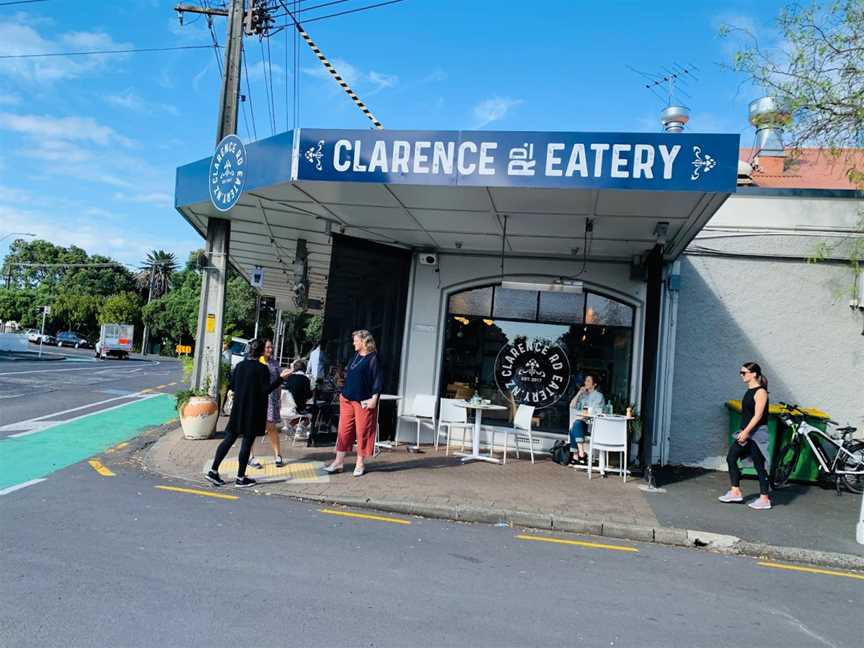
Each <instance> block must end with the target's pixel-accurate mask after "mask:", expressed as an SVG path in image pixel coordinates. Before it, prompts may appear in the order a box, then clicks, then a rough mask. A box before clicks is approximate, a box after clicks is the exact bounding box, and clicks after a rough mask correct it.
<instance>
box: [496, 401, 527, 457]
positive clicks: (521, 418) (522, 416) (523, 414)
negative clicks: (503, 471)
mask: <svg viewBox="0 0 864 648" xmlns="http://www.w3.org/2000/svg"><path fill="white" fill-rule="evenodd" d="M532 418H534V406H533V405H520V406H519V407H517V408H516V415H515V416H514V417H513V429H512V430H507V431H506V432H504V459H503V461H502V462H501V463H504V464H506V463H507V438H508V437H509V436H510V435H511V434H512V435H513V442H514V444H515V446H516V458H517V459H518V458H519V434H520V433H522V432H527V433H528V450H529V451H530V452H531V463H532V464H533V463H534V437H532V436H531V419H532Z"/></svg>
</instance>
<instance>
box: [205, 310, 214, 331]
mask: <svg viewBox="0 0 864 648" xmlns="http://www.w3.org/2000/svg"><path fill="white" fill-rule="evenodd" d="M207 332H208V333H215V332H216V315H215V314H213V313H207Z"/></svg>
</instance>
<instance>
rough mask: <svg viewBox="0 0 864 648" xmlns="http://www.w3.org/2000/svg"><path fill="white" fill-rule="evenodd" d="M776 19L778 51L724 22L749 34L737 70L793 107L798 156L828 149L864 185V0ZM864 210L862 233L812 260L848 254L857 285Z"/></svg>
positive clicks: (790, 10) (863, 219)
mask: <svg viewBox="0 0 864 648" xmlns="http://www.w3.org/2000/svg"><path fill="white" fill-rule="evenodd" d="M777 25H778V28H779V32H780V34H779V41H780V42H781V43H783V46H782V48H777V49H770V48H766V47H765V46H764V45H763V44H761V43H760V42H759V41H758V39H757V38H756V35H755V34H752V33H750V32H749V31H747V30H745V29H741V28H740V27H733V26H728V25H727V26H724V27H723V29H722V30H721V33H722V34H724V35H729V34H732V33H735V32H738V33H742V34H744V36H745V38H746V40H745V45H744V49H743V50H742V51H739V52H738V53H737V54H736V55H735V59H734V63H733V68H734V69H735V70H737V71H739V72H743V73H744V74H746V75H747V76H748V77H749V79H750V81H751V82H752V83H754V84H755V85H757V86H760V87H762V88H764V89H765V91H766V92H767V93H768V94H770V95H772V96H773V97H774V98H775V99H776V100H777V101H778V102H779V103H780V104H781V105H783V106H785V107H786V108H787V109H788V110H789V111H790V114H791V117H792V120H791V123H790V124H789V126H788V128H787V132H788V134H789V135H790V142H789V143H790V146H791V148H792V153H793V158H794V156H795V152H796V151H797V150H799V149H801V148H803V147H805V146H807V147H820V148H824V149H826V151H827V152H828V154H830V155H832V156H834V157H835V158H836V159H837V162H838V163H839V164H844V165H845V167H846V168H845V171H846V174H847V176H848V178H849V180H850V182H852V183H853V184H854V185H856V186H857V187H858V188H859V189H862V190H864V156H862V155H861V150H860V149H861V147H862V146H864V1H862V0H842V1H837V2H830V3H829V4H827V5H819V4H815V3H814V4H811V5H807V6H801V5H798V4H791V5H789V6H787V7H786V8H784V9H783V10H782V11H781V12H780V16H779V17H778V19H777ZM856 149H857V150H856ZM859 216H860V218H859V221H858V226H857V228H856V229H857V230H858V231H857V232H856V233H855V234H853V235H851V236H849V237H845V238H844V239H842V240H838V241H837V242H835V243H833V244H830V245H829V244H825V243H822V244H820V245H819V246H818V248H817V250H816V251H815V252H814V254H813V256H812V259H811V260H814V261H818V260H821V259H824V258H826V257H827V256H828V255H829V254H830V253H832V252H834V253H836V252H838V251H840V252H841V253H842V254H843V256H846V255H847V253H848V258H849V262H850V266H851V269H852V273H853V285H854V282H855V281H856V280H857V277H858V274H859V273H860V272H861V267H860V263H861V260H862V258H864V210H862V212H860V213H859ZM862 297H864V296H862Z"/></svg>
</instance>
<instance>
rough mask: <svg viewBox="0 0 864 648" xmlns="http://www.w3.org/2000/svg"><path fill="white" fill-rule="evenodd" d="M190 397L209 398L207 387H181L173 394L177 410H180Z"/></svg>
mask: <svg viewBox="0 0 864 648" xmlns="http://www.w3.org/2000/svg"><path fill="white" fill-rule="evenodd" d="M192 398H210V390H209V389H181V390H180V391H178V392H177V393H176V394H174V399H175V400H176V402H177V411H178V412H182V411H183V407H184V406H185V405H186V403H188V402H189V400H190V399H192Z"/></svg>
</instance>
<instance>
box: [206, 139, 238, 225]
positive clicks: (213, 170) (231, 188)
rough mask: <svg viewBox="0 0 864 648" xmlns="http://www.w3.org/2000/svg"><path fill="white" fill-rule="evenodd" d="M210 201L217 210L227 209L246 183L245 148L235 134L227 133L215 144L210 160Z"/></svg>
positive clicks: (231, 205)
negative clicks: (214, 150)
mask: <svg viewBox="0 0 864 648" xmlns="http://www.w3.org/2000/svg"><path fill="white" fill-rule="evenodd" d="M208 184H209V187H210V202H212V203H213V206H214V207H215V208H216V209H218V210H219V211H228V210H229V209H231V208H232V207H233V206H234V205H235V204H237V201H238V200H240V194H241V193H243V187H244V186H245V184H246V148H245V147H244V146H243V142H242V141H241V140H240V138H239V137H237V136H236V135H227V136H225V137H224V138H223V139H222V141H221V142H219V144H218V145H217V146H216V152H215V153H214V154H213V158H212V159H211V160H210V173H209V182H208Z"/></svg>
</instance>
